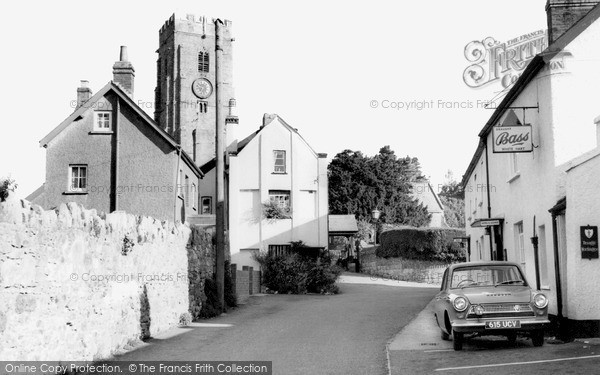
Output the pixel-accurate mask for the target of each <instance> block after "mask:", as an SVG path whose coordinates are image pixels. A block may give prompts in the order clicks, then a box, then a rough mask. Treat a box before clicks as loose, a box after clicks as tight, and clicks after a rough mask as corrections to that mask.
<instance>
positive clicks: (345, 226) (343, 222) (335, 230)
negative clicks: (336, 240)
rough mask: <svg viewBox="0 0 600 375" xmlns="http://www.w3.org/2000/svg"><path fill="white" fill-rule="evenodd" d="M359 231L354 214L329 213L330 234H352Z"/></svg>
mask: <svg viewBox="0 0 600 375" xmlns="http://www.w3.org/2000/svg"><path fill="white" fill-rule="evenodd" d="M357 232H358V224H357V223H356V218H355V217H354V215H329V235H330V236H335V235H352V234H354V233H357Z"/></svg>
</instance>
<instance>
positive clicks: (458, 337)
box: [452, 330, 465, 351]
mask: <svg viewBox="0 0 600 375" xmlns="http://www.w3.org/2000/svg"><path fill="white" fill-rule="evenodd" d="M464 340H465V336H464V334H463V333H462V332H456V331H454V330H452V343H453V346H454V350H457V351H458V350H462V348H463V341H464Z"/></svg>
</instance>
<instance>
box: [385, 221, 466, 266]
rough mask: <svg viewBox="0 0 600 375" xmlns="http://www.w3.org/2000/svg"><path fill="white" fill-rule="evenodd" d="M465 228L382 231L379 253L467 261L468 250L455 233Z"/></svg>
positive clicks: (461, 232) (399, 256) (407, 257)
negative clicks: (466, 251)
mask: <svg viewBox="0 0 600 375" xmlns="http://www.w3.org/2000/svg"><path fill="white" fill-rule="evenodd" d="M464 236H465V231H464V230H462V229H452V228H412V227H406V228H401V229H395V230H390V231H387V232H383V233H382V234H381V246H380V247H379V248H377V251H376V255H377V256H378V257H382V258H404V259H413V260H425V261H442V262H445V263H453V262H464V261H465V260H466V256H465V250H464V249H463V248H462V247H461V246H460V243H456V242H454V237H464Z"/></svg>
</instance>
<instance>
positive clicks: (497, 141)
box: [492, 125, 533, 153]
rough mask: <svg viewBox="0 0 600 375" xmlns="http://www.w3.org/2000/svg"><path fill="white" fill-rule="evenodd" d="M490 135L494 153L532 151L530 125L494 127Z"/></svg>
mask: <svg viewBox="0 0 600 375" xmlns="http://www.w3.org/2000/svg"><path fill="white" fill-rule="evenodd" d="M492 135H493V140H494V147H493V150H494V153H516V152H531V151H533V142H532V133H531V125H518V126H494V127H493V128H492Z"/></svg>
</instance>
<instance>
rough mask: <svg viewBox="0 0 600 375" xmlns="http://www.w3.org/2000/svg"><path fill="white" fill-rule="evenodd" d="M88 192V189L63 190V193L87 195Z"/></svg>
mask: <svg viewBox="0 0 600 375" xmlns="http://www.w3.org/2000/svg"><path fill="white" fill-rule="evenodd" d="M87 194H88V192H87V190H86V191H65V192H63V195H87Z"/></svg>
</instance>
